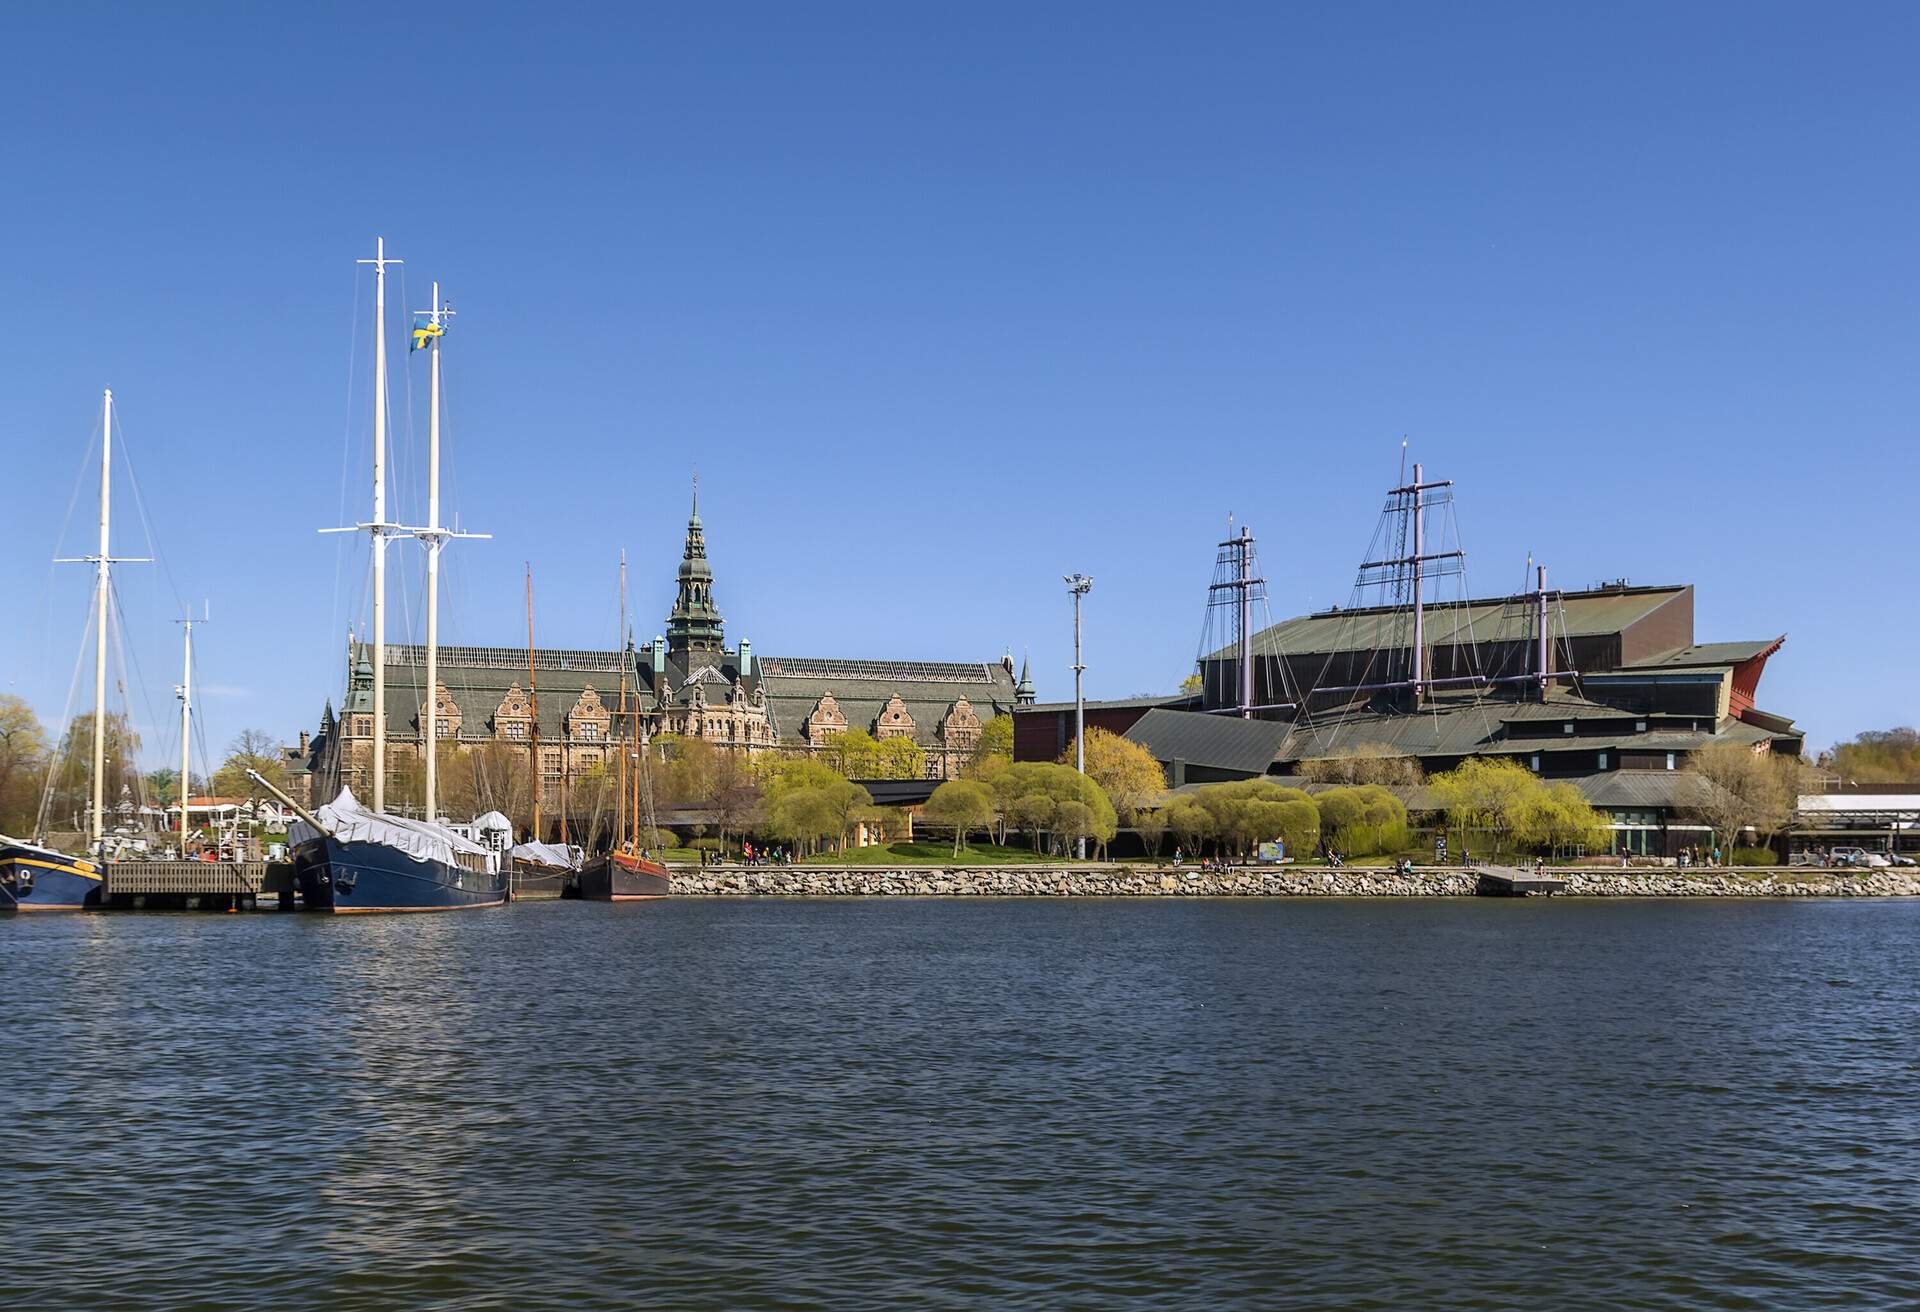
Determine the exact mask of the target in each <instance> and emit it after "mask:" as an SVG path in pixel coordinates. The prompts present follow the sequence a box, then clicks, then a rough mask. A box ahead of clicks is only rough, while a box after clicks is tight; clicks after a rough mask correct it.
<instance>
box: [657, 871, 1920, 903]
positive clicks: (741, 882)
mask: <svg viewBox="0 0 1920 1312" xmlns="http://www.w3.org/2000/svg"><path fill="white" fill-rule="evenodd" d="M1552 873H1553V874H1554V875H1556V876H1557V877H1560V878H1564V879H1565V880H1566V881H1567V887H1566V891H1565V892H1564V893H1561V894H1558V896H1561V897H1920V874H1915V873H1911V872H1900V871H1887V870H1881V871H1873V872H1867V871H1861V872H1858V873H1850V872H1845V871H1838V870H1831V871H1830V870H1804V871H1803V870H1794V871H1785V870H1781V871H1757V872H1746V871H1735V870H1713V871H1706V870H1689V871H1685V872H1682V871H1678V870H1673V869H1665V870H1659V869H1629V870H1612V869H1596V868H1587V869H1580V868H1575V869H1558V870H1555V871H1553V872H1552ZM1478 883H1479V878H1478V874H1477V872H1475V871H1470V870H1462V869H1459V868H1457V867H1456V868H1438V867H1434V868H1426V867H1423V868H1421V869H1417V870H1415V871H1414V872H1413V873H1412V874H1411V875H1399V874H1395V873H1394V872H1393V871H1391V870H1380V869H1374V870H1369V869H1364V868H1356V867H1348V868H1346V869H1342V870H1324V869H1301V870H1289V869H1273V868H1256V867H1250V866H1248V867H1239V868H1236V869H1232V870H1211V871H1202V870H1195V869H1193V868H1191V867H1183V868H1179V869H1176V868H1173V867H1170V866H1142V865H1086V866H1079V865H1076V866H950V867H949V866H919V867H912V866H902V867H896V866H706V867H686V868H683V869H677V870H675V871H674V875H673V891H674V892H675V893H677V894H680V895H682V896H686V897H1468V896H1471V895H1472V894H1473V893H1474V892H1475V890H1476V888H1477V886H1478Z"/></svg>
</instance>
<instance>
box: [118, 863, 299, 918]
mask: <svg viewBox="0 0 1920 1312" xmlns="http://www.w3.org/2000/svg"><path fill="white" fill-rule="evenodd" d="M263 894H277V895H279V897H280V905H281V906H283V907H284V906H288V905H289V904H290V903H291V901H292V896H293V867H292V866H290V865H286V864H284V863H274V864H269V863H268V862H265V861H115V862H112V863H110V864H108V865H107V867H106V868H105V870H104V871H103V872H102V877H101V887H100V903H101V905H102V906H104V907H109V908H112V909H114V910H128V911H142V910H145V911H252V910H254V909H255V907H256V906H257V905H258V904H259V901H260V898H261V896H262V895H263Z"/></svg>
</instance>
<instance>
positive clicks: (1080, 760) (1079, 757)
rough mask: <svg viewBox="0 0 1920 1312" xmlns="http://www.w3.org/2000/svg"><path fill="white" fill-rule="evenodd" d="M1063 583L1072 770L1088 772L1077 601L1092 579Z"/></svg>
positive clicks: (1080, 853) (1083, 841)
mask: <svg viewBox="0 0 1920 1312" xmlns="http://www.w3.org/2000/svg"><path fill="white" fill-rule="evenodd" d="M1063 581H1064V582H1065V583H1066V585H1067V591H1068V592H1071V593H1072V594H1073V768H1074V769H1076V770H1078V771H1079V772H1080V773H1081V774H1085V773H1086V772H1087V694H1086V688H1085V675H1086V672H1087V666H1086V662H1085V661H1083V660H1081V659H1080V598H1082V597H1084V596H1086V595H1087V594H1088V593H1089V592H1091V591H1093V579H1092V578H1091V577H1090V576H1088V575H1086V574H1068V575H1066V576H1064V579H1063ZM1075 852H1076V854H1077V855H1076V859H1077V860H1080V861H1085V860H1086V859H1087V838H1086V835H1085V834H1082V835H1081V836H1080V841H1079V844H1078V845H1077V847H1076V848H1075Z"/></svg>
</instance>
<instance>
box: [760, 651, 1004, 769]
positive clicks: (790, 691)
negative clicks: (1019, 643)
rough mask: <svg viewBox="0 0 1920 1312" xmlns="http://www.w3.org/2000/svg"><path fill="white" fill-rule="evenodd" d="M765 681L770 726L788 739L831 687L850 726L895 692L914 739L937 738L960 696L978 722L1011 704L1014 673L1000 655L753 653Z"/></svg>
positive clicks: (929, 741) (870, 719) (873, 716)
mask: <svg viewBox="0 0 1920 1312" xmlns="http://www.w3.org/2000/svg"><path fill="white" fill-rule="evenodd" d="M755 664H756V665H757V666H758V667H759V670H760V674H761V676H762V678H763V680H764V682H763V685H762V686H764V687H765V689H766V693H767V705H768V706H769V707H771V708H772V711H773V718H774V727H775V728H776V729H777V730H778V732H779V734H780V736H781V737H782V738H785V739H797V738H799V737H801V730H802V728H803V727H804V726H805V725H806V722H807V717H808V716H810V715H812V714H813V710H814V707H815V706H817V705H818V704H819V702H820V699H821V698H822V697H824V696H826V695H828V694H829V693H831V694H832V695H833V699H834V701H835V702H836V703H837V704H838V705H839V707H840V713H841V714H842V715H844V716H846V717H847V727H848V728H849V729H865V730H867V731H868V732H872V730H873V727H874V721H875V720H877V719H878V718H879V716H880V712H881V710H882V708H884V707H885V706H886V704H887V702H888V701H889V700H890V699H891V698H893V697H895V696H896V695H897V696H898V697H899V698H900V700H901V701H902V702H904V703H905V704H906V707H907V714H909V715H911V716H912V717H913V740H914V741H915V742H916V743H919V744H920V745H921V746H922V747H931V746H934V745H936V744H937V743H938V741H939V740H938V738H937V736H936V735H937V732H938V730H939V728H940V722H941V721H942V720H944V719H946V717H947V712H948V711H949V710H951V709H952V707H953V704H954V703H955V702H956V701H959V700H960V699H961V698H965V699H966V701H967V703H968V705H970V706H971V707H972V708H973V713H974V715H975V717H976V718H978V719H979V721H980V723H982V724H985V723H986V722H987V721H988V720H990V719H992V718H993V717H994V716H996V715H1004V714H1007V713H1008V712H1011V711H1012V710H1013V705H1014V703H1013V684H1014V678H1013V672H1012V671H1011V670H1009V669H1008V668H1007V667H1006V665H1005V664H1003V663H1002V662H999V661H992V662H980V663H974V662H965V663H962V662H957V661H867V660H830V659H822V658H818V657H799V656H761V657H756V658H755Z"/></svg>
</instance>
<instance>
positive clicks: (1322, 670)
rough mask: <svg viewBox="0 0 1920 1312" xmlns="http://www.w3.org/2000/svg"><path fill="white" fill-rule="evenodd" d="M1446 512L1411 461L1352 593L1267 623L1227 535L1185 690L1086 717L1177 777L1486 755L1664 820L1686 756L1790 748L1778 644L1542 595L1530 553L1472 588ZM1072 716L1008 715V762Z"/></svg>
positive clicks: (1637, 596) (1663, 600) (1259, 596)
mask: <svg viewBox="0 0 1920 1312" xmlns="http://www.w3.org/2000/svg"><path fill="white" fill-rule="evenodd" d="M1451 519H1452V484H1451V483H1450V482H1448V481H1445V480H1435V481H1429V480H1427V479H1426V478H1425V477H1424V471H1423V470H1422V468H1421V467H1420V466H1419V465H1415V466H1414V471H1413V478H1412V479H1411V480H1410V481H1403V482H1402V485H1401V486H1398V487H1395V488H1393V489H1392V490H1391V491H1390V492H1389V493H1388V499H1387V503H1386V507H1385V509H1384V511H1383V512H1382V515H1381V520H1380V524H1379V526H1378V527H1377V528H1376V530H1375V534H1374V541H1373V543H1372V546H1371V547H1370V549H1369V551H1368V553H1367V556H1366V558H1365V563H1364V564H1362V565H1361V567H1360V571H1359V575H1358V578H1357V581H1356V583H1355V586H1354V597H1353V599H1352V601H1351V603H1350V604H1349V605H1347V606H1344V607H1342V606H1334V607H1329V608H1327V609H1325V610H1321V611H1316V612H1313V613H1312V614H1307V615H1298V616H1294V617H1292V618H1287V619H1282V620H1280V621H1279V622H1277V623H1268V624H1266V625H1264V626H1260V625H1257V624H1256V622H1255V616H1256V610H1257V609H1258V608H1259V607H1260V606H1262V605H1263V604H1264V602H1265V586H1264V581H1263V580H1262V579H1261V577H1260V573H1259V566H1258V562H1257V560H1256V558H1255V555H1254V540H1253V535H1252V533H1251V532H1250V530H1248V529H1247V528H1246V527H1245V526H1244V525H1243V526H1241V527H1240V528H1239V530H1238V531H1237V532H1236V533H1229V535H1228V536H1227V538H1226V540H1225V541H1223V542H1221V543H1220V550H1219V554H1218V556H1217V557H1216V561H1215V572H1214V580H1213V583H1212V585H1211V586H1210V587H1209V589H1208V606H1207V617H1208V622H1207V625H1206V629H1205V632H1204V633H1203V635H1202V639H1201V645H1200V649H1199V652H1198V655H1197V669H1198V673H1199V676H1200V687H1199V691H1197V692H1194V693H1190V694H1179V695H1170V696H1165V697H1148V698H1131V699H1127V700H1125V701H1119V702H1090V703H1088V704H1087V710H1086V718H1087V722H1088V723H1089V724H1090V725H1099V726H1100V727H1103V728H1106V729H1109V730H1111V731H1113V732H1116V733H1122V734H1125V735H1126V736H1127V737H1129V738H1132V739H1133V740H1135V741H1136V742H1140V743H1142V744H1143V745H1145V746H1146V747H1147V748H1148V749H1149V750H1150V751H1151V752H1152V753H1153V754H1154V756H1155V758H1156V759H1158V760H1159V761H1161V763H1162V764H1163V765H1164V766H1165V767H1166V768H1167V770H1168V775H1169V779H1170V782H1171V783H1172V784H1173V785H1174V786H1176V787H1178V786H1184V785H1187V784H1191V783H1202V782H1210V781H1218V780H1225V779H1236V778H1247V777H1249V776H1251V775H1256V774H1274V775H1283V776H1285V775H1291V774H1293V773H1294V772H1295V771H1296V770H1298V769H1299V768H1300V767H1301V765H1302V763H1303V762H1308V761H1316V760H1325V759H1327V758H1337V757H1342V756H1348V755H1352V754H1355V753H1363V752H1364V753H1383V754H1392V755H1397V756H1407V757H1412V758H1414V759H1416V760H1417V761H1418V762H1419V764H1420V765H1421V766H1422V767H1423V769H1424V770H1426V771H1427V772H1429V773H1432V772H1436V771H1442V770H1448V769H1451V768H1453V767H1454V766H1456V765H1459V764H1460V763H1461V762H1462V761H1465V760H1467V759H1468V758H1470V757H1484V756H1500V757H1507V758H1510V759H1513V760H1516V761H1518V762H1519V763H1520V764H1522V765H1524V766H1525V767H1526V768H1528V769H1530V770H1532V771H1534V772H1536V773H1538V774H1541V775H1543V776H1548V777H1557V778H1565V779H1569V780H1572V781H1574V782H1576V783H1578V784H1579V785H1580V787H1581V789H1582V792H1583V793H1586V794H1587V795H1588V796H1589V800H1592V801H1593V802H1594V804H1595V805H1599V806H1602V807H1603V809H1606V808H1608V807H1611V808H1613V809H1615V810H1616V811H1619V812H1632V813H1634V814H1635V815H1641V814H1643V813H1649V812H1653V811H1659V812H1661V813H1662V814H1663V816H1664V817H1665V819H1667V820H1670V819H1671V817H1672V815H1673V813H1675V812H1677V811H1679V810H1682V809H1684V805H1685V798H1684V797H1683V796H1681V793H1683V792H1684V790H1685V788H1686V787H1687V784H1685V783H1682V782H1678V781H1676V780H1675V779H1674V777H1673V774H1674V773H1677V772H1678V767H1679V766H1680V765H1681V764H1682V763H1683V762H1684V761H1685V759H1686V757H1687V755H1688V754H1689V753H1691V752H1694V751H1697V750H1699V749H1700V748H1702V747H1705V746H1708V745H1709V744H1715V743H1734V744H1738V745H1740V746H1744V747H1748V748H1751V749H1752V750H1754V751H1756V752H1779V753H1792V754H1798V753H1799V752H1800V751H1801V750H1802V747H1803V745H1804V735H1803V734H1802V732H1801V730H1800V729H1799V728H1798V727H1797V726H1795V724H1794V723H1793V721H1792V720H1791V719H1789V718H1788V717H1786V716H1783V715H1778V714H1775V713H1773V712H1771V711H1768V710H1765V709H1763V708H1762V706H1761V704H1760V702H1759V700H1758V699H1759V683H1760V678H1761V675H1762V673H1763V672H1764V671H1765V669H1766V666H1767V662H1768V660H1769V659H1770V658H1771V657H1772V656H1773V655H1774V654H1775V653H1776V652H1778V651H1779V650H1780V647H1781V645H1782V644H1783V643H1784V642H1785V640H1786V639H1785V635H1780V636H1776V637H1770V638H1761V639H1755V640H1751V641H1744V642H1712V643H1700V642H1697V641H1696V640H1695V634H1694V590H1693V587H1692V586H1691V585H1690V584H1671V585H1663V586H1657V587H1646V586H1634V585H1633V584H1631V583H1629V582H1627V581H1626V580H1624V579H1621V580H1618V581H1615V582H1610V583H1600V584H1596V585H1594V586H1592V587H1590V588H1583V589H1578V590H1556V589H1552V588H1550V587H1549V586H1548V584H1547V575H1546V570H1545V568H1544V567H1543V566H1539V565H1535V564H1533V563H1531V562H1530V563H1529V568H1528V582H1529V584H1530V585H1531V586H1530V587H1529V588H1528V589H1527V590H1526V591H1524V592H1519V593H1514V594H1510V595H1506V596H1493V597H1484V596H1483V597H1472V596H1471V595H1469V594H1468V593H1467V591H1466V588H1465V553H1464V551H1462V550H1461V549H1460V548H1459V545H1458V534H1457V530H1454V528H1453V525H1452V522H1451ZM1447 581H1456V582H1457V588H1458V595H1457V596H1456V597H1454V598H1453V599H1450V600H1449V599H1444V598H1443V597H1442V596H1441V595H1440V594H1441V592H1442V590H1443V587H1442V585H1444V584H1445V583H1446V582H1447ZM1073 709H1074V708H1073V706H1072V704H1071V703H1066V704H1060V705H1047V706H1039V705H1036V706H1033V707H1023V708H1021V709H1020V711H1019V712H1018V713H1016V715H1015V716H1014V754H1015V756H1016V758H1018V759H1023V760H1032V759H1044V760H1051V759H1056V758H1057V757H1058V756H1059V755H1060V753H1061V752H1063V751H1064V750H1065V748H1066V746H1067V743H1068V741H1069V740H1070V739H1071V736H1072V732H1073V730H1072V724H1073ZM1655 775H1657V776H1660V777H1659V778H1654V777H1652V776H1655ZM1649 799H1664V800H1660V801H1658V802H1657V803H1656V802H1653V801H1650V800H1649ZM1663 823H1664V820H1663Z"/></svg>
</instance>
